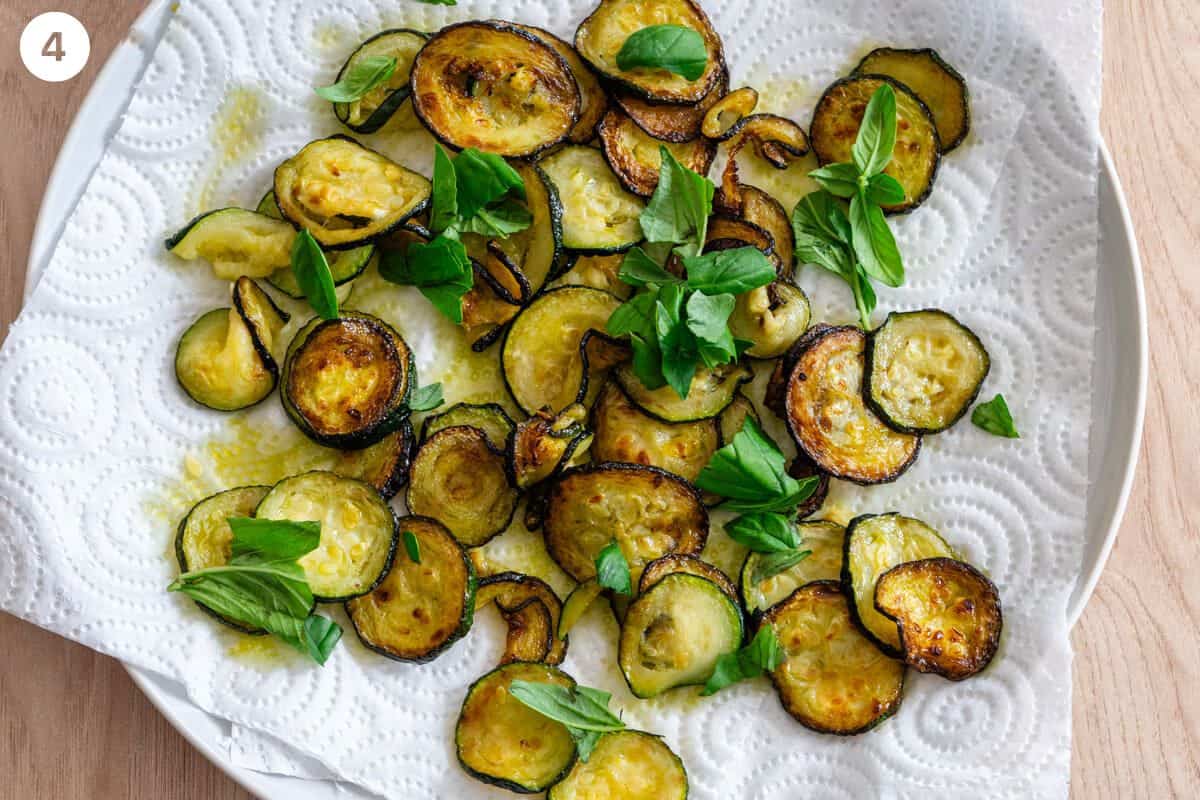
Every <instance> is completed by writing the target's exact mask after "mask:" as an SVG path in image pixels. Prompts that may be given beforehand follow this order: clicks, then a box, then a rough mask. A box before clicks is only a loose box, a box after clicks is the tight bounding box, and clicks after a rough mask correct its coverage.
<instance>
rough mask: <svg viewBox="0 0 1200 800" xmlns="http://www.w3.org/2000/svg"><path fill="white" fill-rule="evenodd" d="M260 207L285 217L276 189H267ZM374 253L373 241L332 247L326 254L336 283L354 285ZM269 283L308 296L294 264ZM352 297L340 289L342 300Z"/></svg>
mask: <svg viewBox="0 0 1200 800" xmlns="http://www.w3.org/2000/svg"><path fill="white" fill-rule="evenodd" d="M256 210H257V211H258V213H259V214H265V215H267V216H268V217H274V218H275V219H283V215H282V214H280V213H279V206H277V205H276V204H275V190H274V189H269V190H267V193H266V194H264V195H263V197H262V200H259V201H258V208H257V209H256ZM289 227H290V226H289ZM374 255H375V245H373V244H366V245H363V246H362V247H355V248H353V249H350V250H331V251H329V252H328V253H326V254H325V259H326V260H327V261H328V262H329V275H330V277H331V278H333V285H334V286H337V287H339V288H340V287H345V289H343V292H345V291H347V290H349V288H350V287H349V286H347V284H349V283H350V281H352V280H354V279H355V278H357V277H358V276H359V275H361V274H362V273H363V270H365V269H366V268H367V264H369V263H371V257H372V256H374ZM267 283H269V284H271V285H272V286H274V287H275V288H276V289H278V290H279V291H281V292H283V293H284V294H286V295H287V296H288V297H294V298H296V299H297V300H301V299H303V298H304V290H303V289H301V288H300V284H299V283H297V282H296V273H295V272H293V271H292V266H291V264H288V266H286V267H280V268H279V269H277V270H275V271H274V272H272V273H271V275H270V276H269V277H268V278H267ZM348 296H349V295H348V294H347V295H345V296H343V293H342V292H339V293H338V302H339V303H342V302H345V297H348Z"/></svg>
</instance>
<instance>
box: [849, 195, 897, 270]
mask: <svg viewBox="0 0 1200 800" xmlns="http://www.w3.org/2000/svg"><path fill="white" fill-rule="evenodd" d="M850 227H851V230H852V232H853V234H854V254H855V255H856V256H857V257H858V263H859V264H862V268H863V270H864V271H866V273H867V274H868V275H870V276H871V277H872V278H875V279H876V280H879V281H883V282H884V283H886V284H887V285H888V286H900V285H901V284H903V283H904V263H903V262H902V261H901V259H900V249H899V248H898V247H896V239H895V238H894V237H893V236H892V229H891V228H889V227H888V224H887V219H886V218H885V217H884V216H883V211H882V210H880V208H879V206H877V205H875V204H874V203H872V202H870V201H868V200H866V199H864V197H863V194H862V192H859V193H858V194H856V195H854V197H852V198H850Z"/></svg>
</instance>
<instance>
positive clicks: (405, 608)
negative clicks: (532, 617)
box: [346, 517, 475, 663]
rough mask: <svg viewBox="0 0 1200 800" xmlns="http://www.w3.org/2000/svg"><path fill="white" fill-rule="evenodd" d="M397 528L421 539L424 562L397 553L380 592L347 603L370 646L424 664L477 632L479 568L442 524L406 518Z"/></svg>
mask: <svg viewBox="0 0 1200 800" xmlns="http://www.w3.org/2000/svg"><path fill="white" fill-rule="evenodd" d="M397 528H398V530H401V531H407V532H409V533H411V534H412V535H413V536H414V537H415V538H416V540H417V547H418V548H419V550H420V554H421V561H420V563H418V562H415V561H413V560H412V558H410V557H409V555H408V553H407V552H404V553H399V554H397V555H396V558H395V560H394V561H393V563H392V566H391V569H390V570H388V572H387V574H386V575H384V577H383V580H382V581H381V582H380V583H379V585H378V586H376V587H375V589H373V590H372V591H371V592H370V593H368V594H365V595H363V596H362V597H356V598H354V599H353V600H350V601H349V602H347V603H346V614H347V615H348V616H349V617H350V622H351V623H353V625H354V630H355V632H356V633H357V634H358V638H359V640H360V641H361V642H362V643H363V645H364V646H366V647H367V648H369V649H371V650H374V651H375V652H376V653H379V654H380V655H384V656H387V657H388V658H392V659H395V660H397V661H412V662H416V663H424V662H427V661H432V660H433V659H435V658H437V657H438V656H439V655H441V654H442V653H444V652H445V651H446V649H447V648H448V647H450V645H452V644H454V643H455V642H456V641H458V640H459V639H461V638H462V637H463V636H465V635H466V633H467V631H469V630H470V629H471V622H472V620H473V618H474V614H475V567H474V566H473V565H472V564H471V559H470V558H468V557H467V553H466V551H464V550H463V548H462V546H460V545H459V543H458V542H456V541H455V540H454V537H453V536H451V535H450V532H449V531H447V530H446V529H445V528H444V527H442V525H441V524H440V523H438V522H437V521H436V520H432V519H427V518H425V517H404V518H402V519H400V520H399V521H398V523H397Z"/></svg>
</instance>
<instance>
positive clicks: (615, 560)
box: [596, 539, 633, 595]
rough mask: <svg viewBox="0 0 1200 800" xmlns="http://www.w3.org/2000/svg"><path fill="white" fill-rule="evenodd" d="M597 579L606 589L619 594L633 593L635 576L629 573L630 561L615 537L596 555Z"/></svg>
mask: <svg viewBox="0 0 1200 800" xmlns="http://www.w3.org/2000/svg"><path fill="white" fill-rule="evenodd" d="M596 581H597V582H598V583H599V584H600V585H601V586H603V587H604V588H605V589H612V590H613V591H614V592H616V593H617V594H625V595H629V594H633V578H632V577H631V576H630V574H629V561H627V560H626V558H625V554H624V553H622V552H621V546H620V545H619V544H617V540H616V539H613V540H612V541H611V542H609V543H608V544H606V545H604V547H603V548H602V549H601V550H600V553H599V554H598V555H597V556H596Z"/></svg>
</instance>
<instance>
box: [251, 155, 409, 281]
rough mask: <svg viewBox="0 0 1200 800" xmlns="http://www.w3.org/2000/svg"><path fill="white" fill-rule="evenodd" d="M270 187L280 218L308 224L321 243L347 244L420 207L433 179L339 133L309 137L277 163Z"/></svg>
mask: <svg viewBox="0 0 1200 800" xmlns="http://www.w3.org/2000/svg"><path fill="white" fill-rule="evenodd" d="M273 189H274V192H275V203H276V205H278V206H279V213H281V214H282V215H283V218H284V219H285V220H287V221H288V222H290V223H292V224H293V225H295V226H296V227H298V228H307V229H308V232H309V233H311V234H312V235H313V238H314V239H316V240H317V243H318V244H319V245H321V247H323V248H326V249H329V250H346V249H349V248H352V247H359V246H361V245H364V244H366V243H368V242H370V241H371V240H373V239H376V238H378V237H380V236H383V235H385V234H387V233H390V232H391V231H393V230H395V229H396V228H399V227H400V226H401V225H403V224H404V222H405V221H407V220H408V219H409V218H410V217H412V216H414V215H416V214H419V213H420V212H421V211H424V210H425V208H426V206H428V205H429V197H430V192H431V191H432V185H431V184H430V182H429V179H428V178H426V177H425V176H423V175H420V174H418V173H416V172H413V171H412V170H410V169H407V168H405V167H402V166H400V165H399V164H397V163H395V162H394V161H392V160H391V159H389V158H387V157H386V156H383V155H380V154H379V153H376V152H375V151H374V150H371V149H370V148H367V147H363V146H362V145H361V144H359V143H358V142H356V141H354V140H353V139H351V138H350V137H348V136H341V135H338V136H330V137H329V138H328V139H318V140H316V141H315V142H309V143H308V144H306V145H305V146H304V147H303V148H301V149H300V152H298V153H296V155H294V156H292V157H291V158H289V159H288V160H287V161H284V162H283V163H282V164H280V165H279V166H278V167H276V169H275V185H274V187H273ZM288 263H291V262H290V252H289V261H288ZM277 266H278V265H277Z"/></svg>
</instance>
